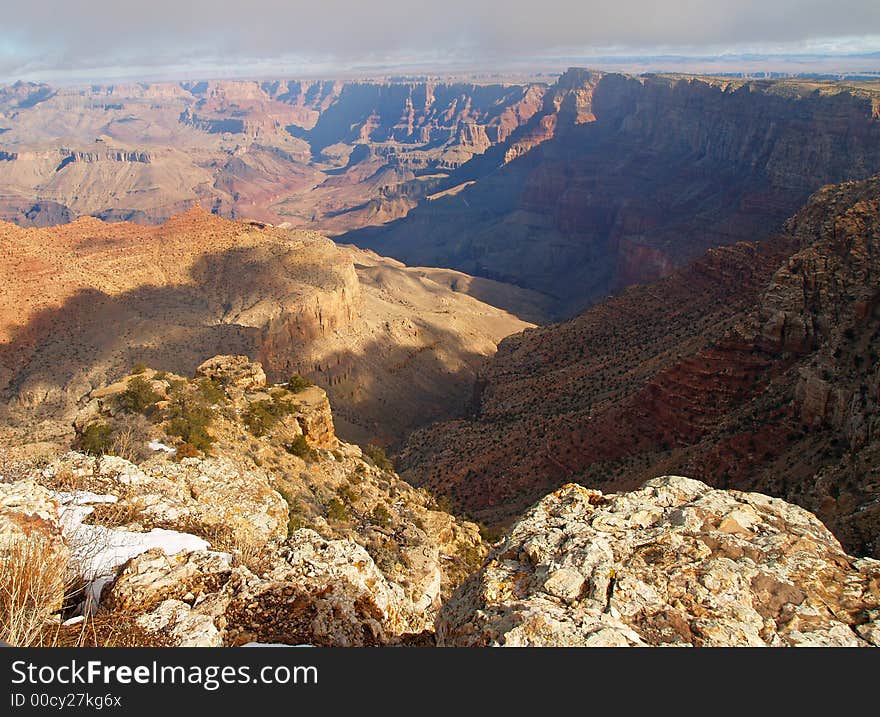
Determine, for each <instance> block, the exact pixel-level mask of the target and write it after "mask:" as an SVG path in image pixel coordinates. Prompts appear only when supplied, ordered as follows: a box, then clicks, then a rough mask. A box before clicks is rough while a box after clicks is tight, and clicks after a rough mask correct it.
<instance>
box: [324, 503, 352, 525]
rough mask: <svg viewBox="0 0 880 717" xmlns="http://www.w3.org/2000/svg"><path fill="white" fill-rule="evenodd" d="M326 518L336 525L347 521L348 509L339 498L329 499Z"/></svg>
mask: <svg viewBox="0 0 880 717" xmlns="http://www.w3.org/2000/svg"><path fill="white" fill-rule="evenodd" d="M327 517H328V518H329V519H330V520H335V521H336V522H337V523H342V522H345V521H346V520H348V519H349V514H348V508H346V507H345V504H344V503H343V502H342V501H341V500H339V498H331V499H330V501H329V502H328V503H327Z"/></svg>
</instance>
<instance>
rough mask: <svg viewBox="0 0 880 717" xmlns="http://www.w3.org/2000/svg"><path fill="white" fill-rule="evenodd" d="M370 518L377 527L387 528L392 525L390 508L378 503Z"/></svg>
mask: <svg viewBox="0 0 880 717" xmlns="http://www.w3.org/2000/svg"><path fill="white" fill-rule="evenodd" d="M370 518H372V520H373V522H374V523H375V524H376V525H381V526H383V527H384V526H387V525H388V524H389V523H391V512H390V511H389V510H388V508H386V507H385V505H384V504H383V503H376V507H375V508H373V512H372V513H371V514H370Z"/></svg>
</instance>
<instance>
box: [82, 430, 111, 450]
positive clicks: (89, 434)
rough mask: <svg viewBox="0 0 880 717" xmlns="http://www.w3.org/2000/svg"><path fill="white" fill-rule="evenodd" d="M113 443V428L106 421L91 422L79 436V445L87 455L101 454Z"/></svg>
mask: <svg viewBox="0 0 880 717" xmlns="http://www.w3.org/2000/svg"><path fill="white" fill-rule="evenodd" d="M112 445H113V429H112V428H111V427H110V425H109V424H107V423H91V424H89V425H88V426H86V427H85V428H84V429H83V432H82V434H81V435H80V437H79V447H80V449H81V450H83V451H85V452H86V453H88V454H89V455H93V456H103V455H104V454H105V453H106V452H107V451H109V450H110V447H111V446H112Z"/></svg>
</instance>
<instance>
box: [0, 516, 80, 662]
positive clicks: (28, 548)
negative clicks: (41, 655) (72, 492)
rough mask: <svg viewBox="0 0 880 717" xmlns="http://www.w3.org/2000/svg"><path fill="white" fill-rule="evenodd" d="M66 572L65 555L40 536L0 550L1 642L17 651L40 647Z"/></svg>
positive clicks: (65, 585) (25, 539)
mask: <svg viewBox="0 0 880 717" xmlns="http://www.w3.org/2000/svg"><path fill="white" fill-rule="evenodd" d="M66 568H67V556H66V554H65V553H64V552H62V551H59V550H57V545H56V544H54V543H53V542H52V541H50V540H49V539H48V538H46V537H44V536H41V535H37V534H31V535H29V536H27V537H23V538H21V539H19V540H17V541H16V542H15V543H14V544H12V545H10V546H7V547H5V548H3V549H0V638H2V639H3V640H5V641H6V642H8V643H9V644H10V645H15V646H17V647H30V646H31V645H35V644H39V643H40V638H41V635H42V632H43V629H44V625H45V623H46V621H47V620H48V619H49V617H50V616H51V615H52V614H53V613H54V612H57V610H58V608H59V607H60V606H59V604H58V602H59V599H60V598H62V597H63V596H64V594H65V592H66V590H67V587H68V584H69V581H68V578H67V571H66Z"/></svg>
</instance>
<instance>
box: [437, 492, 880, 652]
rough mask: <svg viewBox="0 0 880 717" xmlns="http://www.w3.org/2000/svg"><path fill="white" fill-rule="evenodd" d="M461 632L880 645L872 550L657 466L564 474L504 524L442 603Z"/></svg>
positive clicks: (754, 498)
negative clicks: (649, 470) (610, 477)
mask: <svg viewBox="0 0 880 717" xmlns="http://www.w3.org/2000/svg"><path fill="white" fill-rule="evenodd" d="M436 633H437V640H438V643H439V644H441V645H458V646H488V645H496V646H526V645H534V646H635V645H682V646H689V645H694V646H764V645H769V646H795V645H827V646H866V645H874V646H878V645H880V562H878V561H876V560H872V559H867V558H864V559H856V558H853V557H851V556H848V555H847V554H846V553H845V552H844V551H843V549H842V548H841V546H840V544H839V543H838V541H837V540H836V539H835V538H834V536H833V535H832V534H831V533H830V532H829V531H828V530H827V529H826V528H825V527H824V526H823V525H822V523H820V522H819V520H818V519H817V518H816V517H815V516H813V515H812V514H811V513H809V512H807V511H805V510H803V509H802V508H798V507H796V506H794V505H790V504H788V503H786V502H784V501H782V500H779V499H775V498H769V497H767V496H764V495H761V494H758V493H741V492H737V491H725V490H715V489H712V488H709V487H708V486H706V485H704V484H703V483H700V482H698V481H694V480H690V479H688V478H681V477H675V476H667V477H663V478H657V479H654V480H651V481H648V482H647V483H646V484H645V485H644V487H643V488H642V489H641V490H637V491H634V492H631V493H623V494H619V495H608V496H605V495H602V493H600V492H599V491H595V490H588V489H585V488H582V487H580V486H578V485H574V484H569V485H566V486H564V487H562V488H560V489H559V490H557V491H556V492H554V493H552V494H550V495H548V496H547V497H546V498H544V499H543V500H541V501H540V502H539V503H538V504H537V505H536V506H534V507H533V508H532V509H531V510H530V511H528V513H526V515H525V516H524V517H523V518H522V519H521V520H520V521H519V522H518V523H516V525H515V526H514V527H513V529H512V530H511V532H510V533H509V534H508V536H507V537H506V538H505V539H504V540H503V541H502V542H501V543H500V544H499V545H497V546H496V547H495V548H494V550H493V551H492V552H491V553H490V554H489V556H488V558H487V560H486V562H485V563H484V564H483V566H482V568H481V569H480V570H479V571H478V572H476V573H475V574H474V575H472V576H471V577H470V578H469V579H468V580H467V581H465V583H463V584H462V585H461V586H460V587H459V589H458V590H457V591H456V592H455V594H454V595H453V596H452V598H451V599H450V600H449V601H448V602H447V603H446V604H445V605H444V606H443V608H442V610H441V612H440V615H439V616H438V619H437V623H436Z"/></svg>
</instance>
